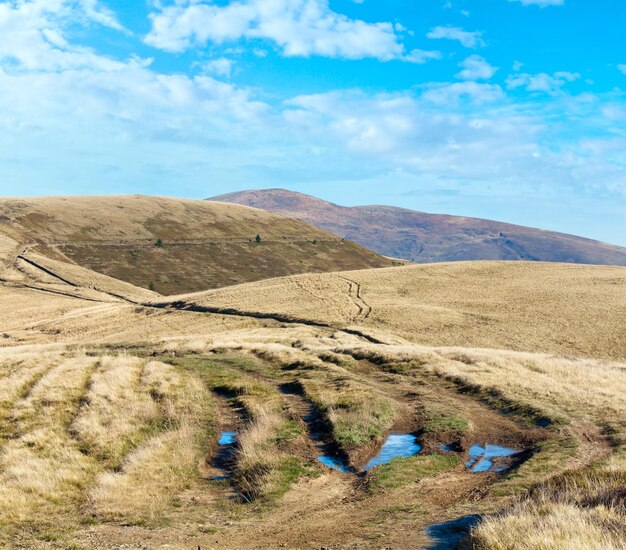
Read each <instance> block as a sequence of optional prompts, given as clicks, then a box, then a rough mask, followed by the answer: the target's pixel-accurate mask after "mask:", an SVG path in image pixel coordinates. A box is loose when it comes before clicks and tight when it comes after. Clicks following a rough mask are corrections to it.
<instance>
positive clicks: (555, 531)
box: [473, 472, 626, 550]
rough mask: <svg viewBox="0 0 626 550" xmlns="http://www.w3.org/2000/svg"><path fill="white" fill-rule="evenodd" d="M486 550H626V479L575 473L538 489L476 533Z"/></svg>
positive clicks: (624, 476) (477, 541)
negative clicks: (565, 549)
mask: <svg viewBox="0 0 626 550" xmlns="http://www.w3.org/2000/svg"><path fill="white" fill-rule="evenodd" d="M473 539H474V543H475V547H476V548H479V549H481V550H517V549H519V550H522V549H524V550H526V549H531V550H546V549H551V548H576V549H581V550H604V549H608V550H618V549H619V550H623V549H624V548H626V473H620V474H614V473H597V472H595V473H580V472H579V473H569V474H566V475H564V476H561V477H559V478H557V479H555V480H553V481H550V482H547V483H543V484H541V485H539V486H537V487H535V488H534V489H533V490H532V491H531V492H530V495H529V497H528V498H527V499H524V500H522V501H520V502H519V503H517V504H516V505H515V506H513V507H512V508H511V509H510V510H508V511H507V512H506V513H504V514H502V515H500V516H495V517H490V518H487V519H486V520H484V521H483V522H482V523H481V524H480V525H479V526H478V527H477V528H476V529H475V530H474V531H473Z"/></svg>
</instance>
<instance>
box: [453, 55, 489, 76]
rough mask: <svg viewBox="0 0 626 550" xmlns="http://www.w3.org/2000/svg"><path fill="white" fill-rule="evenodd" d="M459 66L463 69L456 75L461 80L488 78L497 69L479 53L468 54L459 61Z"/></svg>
mask: <svg viewBox="0 0 626 550" xmlns="http://www.w3.org/2000/svg"><path fill="white" fill-rule="evenodd" d="M459 67H461V68H462V69H463V70H462V71H461V72H460V73H458V74H457V75H456V76H457V78H461V79H463V80H489V79H490V78H491V77H493V75H494V74H496V71H497V70H498V67H493V66H492V65H490V64H489V63H487V61H486V60H485V58H483V57H481V56H480V55H470V56H469V57H468V58H467V59H465V60H464V61H462V62H461V63H459Z"/></svg>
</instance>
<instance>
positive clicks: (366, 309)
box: [337, 275, 372, 323]
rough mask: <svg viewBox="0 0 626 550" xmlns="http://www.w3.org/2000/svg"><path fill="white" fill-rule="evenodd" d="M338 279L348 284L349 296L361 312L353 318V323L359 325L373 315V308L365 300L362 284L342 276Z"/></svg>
mask: <svg viewBox="0 0 626 550" xmlns="http://www.w3.org/2000/svg"><path fill="white" fill-rule="evenodd" d="M337 277H338V278H339V279H341V280H343V281H345V282H346V283H348V296H349V297H350V299H351V300H352V301H353V302H354V305H355V306H356V307H357V309H358V310H359V312H358V313H357V314H356V315H355V316H354V317H353V318H352V322H353V323H358V322H362V321H365V320H367V318H368V317H369V316H370V315H371V313H372V306H370V305H369V304H368V303H367V302H366V301H365V300H364V299H363V289H362V287H361V284H360V283H357V282H356V281H353V280H352V279H348V278H347V277H343V276H341V275H337Z"/></svg>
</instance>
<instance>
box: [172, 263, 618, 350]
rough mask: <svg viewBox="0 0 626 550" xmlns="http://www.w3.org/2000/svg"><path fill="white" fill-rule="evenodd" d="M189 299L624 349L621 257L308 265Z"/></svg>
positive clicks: (534, 345)
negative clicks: (608, 263)
mask: <svg viewBox="0 0 626 550" xmlns="http://www.w3.org/2000/svg"><path fill="white" fill-rule="evenodd" d="M175 299H176V300H178V299H179V298H178V297H177V298H175ZM183 299H184V300H186V301H188V302H190V303H195V304H201V305H206V306H214V307H221V308H236V309H241V310H245V311H255V312H263V313H277V314H283V315H287V316H291V317H293V318H297V319H308V320H313V321H316V322H320V323H329V324H334V325H346V324H357V325H359V326H362V327H365V328H367V329H370V328H371V329H375V330H379V331H383V332H385V333H389V334H393V335H396V336H400V337H402V338H405V339H406V340H409V341H411V342H418V343H422V344H428V345H447V346H468V347H490V348H500V349H511V350H518V351H532V352H536V351H541V352H549V353H557V354H562V355H572V356H577V357H607V358H616V359H623V358H625V357H626V324H625V323H624V319H625V318H626V269H625V268H621V267H599V266H580V265H571V264H549V263H527V262H467V263H466V262H459V263H449V264H437V265H428V266H406V267H400V268H394V269H378V270H364V271H354V272H349V273H345V272H344V273H339V274H321V275H301V276H296V277H287V278H283V279H274V280H270V281H264V282H260V283H255V284H250V285H242V286H239V287H231V288H227V289H221V290H216V291H212V292H207V293H203V294H199V295H192V296H188V297H184V298H183Z"/></svg>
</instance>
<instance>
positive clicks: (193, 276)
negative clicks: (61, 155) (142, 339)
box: [0, 196, 391, 294]
mask: <svg viewBox="0 0 626 550" xmlns="http://www.w3.org/2000/svg"><path fill="white" fill-rule="evenodd" d="M0 235H2V239H1V240H0V253H4V257H5V263H6V262H8V263H9V264H10V263H11V261H12V260H14V259H15V257H13V258H12V257H11V254H14V255H17V254H18V253H22V255H28V254H29V253H40V254H41V255H42V256H45V257H49V258H52V259H53V260H59V261H64V262H70V263H75V264H77V265H79V266H81V267H84V268H88V269H91V270H94V271H96V272H98V273H101V274H104V275H107V276H110V277H113V278H116V279H119V280H121V281H125V282H128V283H132V284H133V285H136V286H138V287H143V288H152V289H154V290H156V291H157V292H159V293H161V294H175V293H181V292H193V291H200V290H205V289H210V288H218V287H222V286H227V285H231V284H237V283H242V282H248V281H256V280H260V279H266V278H270V277H276V276H282V275H289V274H293V273H304V272H325V271H336V270H343V269H361V268H368V267H383V266H389V265H391V262H390V261H389V260H387V259H385V258H382V257H381V256H378V255H377V254H375V253H373V252H371V251H369V250H367V249H365V248H363V247H361V246H359V245H356V244H354V243H352V242H348V241H342V240H341V239H338V238H336V237H334V236H332V235H329V234H328V233H326V232H324V231H322V230H319V229H317V228H315V227H313V226H310V225H308V224H306V223H303V222H301V221H298V220H293V219H289V218H286V217H283V216H280V215H277V214H272V213H268V212H262V211H260V210H255V209H251V208H247V207H242V206H237V205H226V204H222V203H209V202H206V201H191V200H178V199H166V198H157V197H142V196H132V197H52V198H24V199H20V198H16V199H0ZM257 235H259V237H260V242H257V239H256V237H257Z"/></svg>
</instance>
